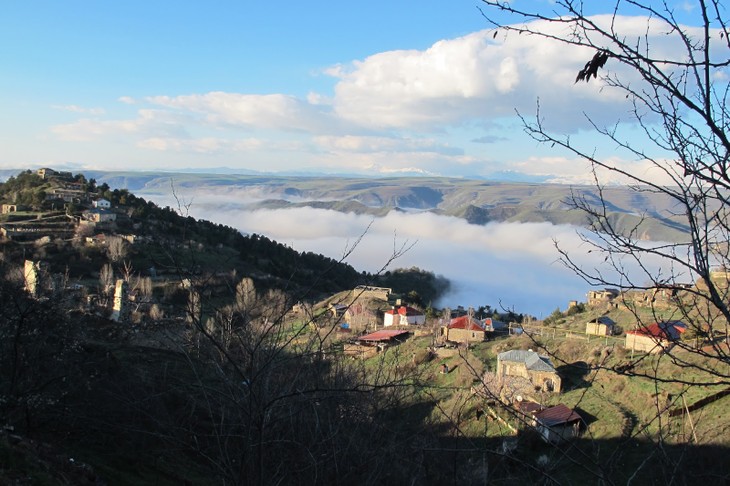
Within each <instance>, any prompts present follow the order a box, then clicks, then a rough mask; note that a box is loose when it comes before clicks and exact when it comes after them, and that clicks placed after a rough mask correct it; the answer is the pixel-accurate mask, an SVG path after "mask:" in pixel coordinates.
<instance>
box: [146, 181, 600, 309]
mask: <svg viewBox="0 0 730 486" xmlns="http://www.w3.org/2000/svg"><path fill="white" fill-rule="evenodd" d="M140 195H142V196H144V197H146V198H148V199H150V200H152V201H154V202H156V203H157V204H159V205H162V206H171V207H173V208H182V207H184V208H185V209H184V212H186V213H187V214H189V215H190V216H193V217H195V218H202V219H207V220H210V221H214V222H216V223H221V224H225V225H228V226H231V227H234V228H237V229H238V230H240V231H242V232H243V233H249V234H253V233H257V234H261V235H266V236H267V237H269V238H271V239H273V240H276V241H278V242H280V243H283V244H286V245H288V246H290V247H291V248H294V249H296V250H298V251H311V252H316V253H320V254H323V255H326V256H329V257H332V258H335V259H341V258H344V260H345V261H346V262H347V263H349V264H350V265H352V266H353V267H354V268H355V269H357V270H358V271H367V272H373V273H374V272H378V271H381V270H383V269H384V268H386V269H391V270H392V269H395V268H410V267H414V266H415V267H418V268H421V269H424V270H428V271H431V272H434V273H435V274H437V275H442V276H444V277H446V278H448V279H449V280H450V281H451V283H452V288H451V291H450V292H449V293H448V294H447V295H445V296H444V297H443V298H441V299H440V300H439V301H438V302H435V303H433V304H434V306H436V307H451V308H456V307H457V306H464V307H469V306H473V307H479V306H481V305H490V306H492V307H493V308H497V309H500V308H505V309H511V310H514V311H516V312H517V313H525V314H530V315H533V316H536V317H538V318H541V317H546V316H547V315H549V314H550V313H551V312H552V311H553V310H555V309H556V308H560V309H562V310H565V309H566V308H567V306H568V302H569V301H571V300H577V301H579V302H584V301H585V300H586V293H587V292H588V290H589V289H590V286H589V285H588V284H587V283H586V282H585V281H584V280H582V279H581V278H579V277H578V276H577V275H575V274H574V273H573V272H572V271H570V270H569V269H567V268H566V267H565V266H564V265H563V264H561V263H560V262H559V261H558V252H557V249H556V248H555V242H558V243H559V245H560V247H561V248H563V249H566V250H567V251H569V253H570V255H571V258H572V259H574V260H575V261H576V262H578V263H579V264H580V265H582V266H583V267H584V268H595V267H596V266H599V264H601V263H602V262H603V257H602V256H598V254H597V253H596V252H589V251H588V250H590V249H591V246H590V245H588V244H586V243H585V242H584V241H583V240H582V239H581V238H580V237H579V235H578V232H579V229H578V228H576V227H573V226H567V225H563V226H556V225H553V224H550V223H489V224H487V225H483V226H482V225H472V224H469V223H467V222H466V221H465V220H463V219H460V218H455V217H449V216H439V215H435V214H432V213H428V212H396V211H391V212H390V213H389V214H388V215H387V216H385V217H382V218H373V217H372V216H367V215H356V214H345V213H340V212H337V211H330V210H324V209H315V208H306V207H304V208H291V209H275V210H270V209H265V210H261V209H259V210H251V209H249V208H247V203H250V201H247V200H244V199H239V200H237V199H236V198H235V197H234V196H233V195H232V194H230V193H229V194H223V195H215V194H210V193H207V194H206V193H201V192H195V193H192V192H188V193H184V192H183V193H180V191H178V193H177V195H176V196H177V199H174V198H172V197H171V196H170V195H168V194H144V193H140ZM394 255H397V258H395V259H393V257H394Z"/></svg>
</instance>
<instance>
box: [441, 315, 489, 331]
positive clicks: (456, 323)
mask: <svg viewBox="0 0 730 486" xmlns="http://www.w3.org/2000/svg"><path fill="white" fill-rule="evenodd" d="M449 329H466V330H467V331H484V325H483V324H482V323H481V322H480V321H478V320H476V319H474V318H472V319H471V321H470V320H469V316H461V317H455V318H454V319H451V322H450V323H449Z"/></svg>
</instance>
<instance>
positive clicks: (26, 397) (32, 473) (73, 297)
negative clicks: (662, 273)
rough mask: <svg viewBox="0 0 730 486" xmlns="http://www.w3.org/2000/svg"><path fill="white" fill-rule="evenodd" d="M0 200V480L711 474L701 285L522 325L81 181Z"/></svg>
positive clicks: (718, 474)
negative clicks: (698, 305)
mask: <svg viewBox="0 0 730 486" xmlns="http://www.w3.org/2000/svg"><path fill="white" fill-rule="evenodd" d="M0 208H1V212H2V214H1V215H0V248H1V249H2V252H1V253H0V270H1V272H0V274H1V275H0V277H1V279H2V284H1V285H0V309H2V310H1V311H0V313H1V315H0V319H2V320H1V321H0V337H1V339H0V366H1V367H2V370H3V373H2V377H1V378H0V417H2V422H1V423H0V426H2V427H3V428H2V433H0V458H2V460H1V461H0V483H2V484H211V485H212V484H253V483H258V484H336V483H346V482H354V483H357V484H360V483H364V484H404V483H409V484H453V483H456V482H460V483H465V484H477V483H478V484H486V483H488V482H500V481H502V482H514V483H517V484H523V483H524V484H533V483H535V482H539V481H543V482H546V484H547V483H550V484H552V483H563V482H566V483H577V484H585V483H598V482H605V483H614V482H617V483H626V482H630V481H632V480H635V481H636V483H643V484H646V483H647V482H649V481H653V482H663V481H664V480H665V479H668V478H671V480H673V481H675V482H678V483H683V482H696V481H697V480H699V479H701V480H702V481H704V482H707V483H708V484H712V483H715V484H719V483H720V482H721V481H726V480H728V471H727V470H726V469H724V466H723V464H724V463H725V462H726V461H725V460H724V457H725V454H726V453H727V446H728V442H727V437H728V433H729V432H730V419H729V418H728V417H729V416H730V415H728V413H727V411H728V408H730V401H729V400H730V398H728V395H730V386H728V385H727V384H724V383H723V380H717V379H713V373H712V371H713V366H715V364H714V363H716V362H718V360H717V358H718V356H720V357H721V358H720V359H719V362H720V363H723V362H724V363H725V365H726V366H729V365H728V362H727V361H723V359H722V356H726V355H727V352H728V348H727V346H728V339H729V337H730V336H729V335H728V332H727V325H726V324H725V325H724V329H725V331H724V332H719V331H718V329H723V326H719V325H717V324H715V325H714V326H712V331H708V330H707V329H703V327H702V326H698V325H696V324H695V323H694V322H695V321H694V320H693V313H692V311H691V310H688V308H689V307H688V305H687V303H688V302H689V301H690V300H691V299H693V298H694V297H693V296H696V295H697V294H700V293H702V292H703V291H704V288H705V287H703V282H688V283H687V284H686V285H679V286H677V285H674V286H672V287H668V286H667V287H663V286H650V287H648V288H645V289H641V290H636V289H633V290H623V289H615V288H593V289H587V293H586V299H585V301H584V302H578V301H572V302H565V303H564V304H565V310H561V309H560V308H557V309H556V310H555V312H553V314H551V315H550V316H549V317H548V318H546V319H544V320H542V321H540V320H537V319H535V318H534V317H531V316H529V315H524V314H520V313H518V311H516V310H509V309H497V308H492V307H491V306H489V305H484V306H482V307H479V308H476V309H474V308H467V309H465V308H462V307H457V308H454V309H448V308H446V309H437V308H435V307H434V305H433V302H436V301H437V299H438V297H439V295H441V294H442V293H443V292H444V291H445V290H446V289H447V288H448V282H446V281H444V280H443V279H441V278H440V277H438V276H435V275H433V274H432V273H429V272H428V271H426V270H421V269H415V268H412V269H394V270H389V271H386V272H383V273H382V274H378V275H371V274H368V273H365V272H358V271H357V270H356V269H353V268H352V267H350V266H349V265H347V264H345V263H343V262H340V261H336V260H333V259H331V258H327V257H324V256H321V255H316V254H313V253H299V252H297V251H295V250H293V249H291V248H288V247H286V246H285V245H281V244H279V243H277V242H274V241H271V240H269V239H268V238H266V237H265V236H263V235H244V234H241V233H240V232H238V231H236V230H234V229H232V228H229V227H226V226H223V225H218V224H215V223H212V222H209V221H202V220H195V219H193V218H191V217H189V216H188V215H186V214H185V207H184V206H181V207H178V208H170V207H165V208H160V207H158V206H156V205H155V204H154V203H152V202H148V201H145V200H144V199H142V198H139V197H136V196H135V195H134V194H132V193H130V192H129V191H128V190H126V189H118V188H111V187H109V185H107V184H106V183H103V184H98V183H97V181H95V180H94V179H88V180H87V179H86V177H84V175H82V174H72V173H70V172H63V171H55V170H53V169H50V168H42V169H39V170H36V171H30V170H28V171H24V172H21V173H19V174H18V175H16V176H13V177H11V178H9V179H8V180H7V181H6V182H4V183H2V184H0ZM713 279H715V280H716V282H715V283H716V284H717V283H719V285H718V286H719V287H720V288H725V289H727V288H729V287H730V285H728V283H729V282H730V273H728V271H726V270H725V269H716V271H714V272H713ZM717 319H718V320H721V319H722V317H721V316H717ZM723 373H726V370H725V371H724V372H723ZM721 375H722V374H721ZM657 451H660V453H658V452H657Z"/></svg>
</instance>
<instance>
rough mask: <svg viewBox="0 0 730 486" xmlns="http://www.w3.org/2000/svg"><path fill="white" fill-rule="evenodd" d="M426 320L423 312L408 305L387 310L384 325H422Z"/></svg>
mask: <svg viewBox="0 0 730 486" xmlns="http://www.w3.org/2000/svg"><path fill="white" fill-rule="evenodd" d="M425 322H426V316H425V314H424V313H423V312H421V311H419V310H418V309H414V308H413V307H408V306H407V305H402V306H400V307H398V308H397V309H396V308H393V309H390V310H387V311H385V315H384V317H383V325H384V326H385V327H388V326H409V325H421V324H424V323H425Z"/></svg>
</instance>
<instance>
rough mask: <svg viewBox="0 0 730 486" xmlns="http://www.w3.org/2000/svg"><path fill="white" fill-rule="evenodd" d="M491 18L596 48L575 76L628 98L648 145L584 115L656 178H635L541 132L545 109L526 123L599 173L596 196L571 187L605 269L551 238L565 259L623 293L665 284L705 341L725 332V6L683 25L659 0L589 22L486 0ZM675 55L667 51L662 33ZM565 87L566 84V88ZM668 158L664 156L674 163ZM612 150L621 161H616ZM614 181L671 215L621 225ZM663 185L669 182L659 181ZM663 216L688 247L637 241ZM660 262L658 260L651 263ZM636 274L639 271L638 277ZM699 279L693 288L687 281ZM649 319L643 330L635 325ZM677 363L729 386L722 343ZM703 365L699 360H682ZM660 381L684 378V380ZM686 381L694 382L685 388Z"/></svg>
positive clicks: (571, 8)
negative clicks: (638, 28) (630, 27)
mask: <svg viewBox="0 0 730 486" xmlns="http://www.w3.org/2000/svg"><path fill="white" fill-rule="evenodd" d="M484 4H485V5H486V6H487V7H488V9H485V11H484V12H483V13H484V16H485V17H486V18H487V19H488V20H489V21H490V22H491V23H492V24H493V25H494V26H495V27H497V29H498V30H497V31H496V32H495V35H496V34H497V32H503V33H505V35H506V36H507V39H506V40H505V42H509V36H510V35H511V34H522V35H533V36H538V37H540V38H541V39H543V40H544V41H546V42H547V41H550V42H558V43H562V44H563V45H565V46H567V47H569V48H575V49H582V51H581V52H586V53H590V56H591V57H588V58H587V62H586V64H585V66H583V67H582V68H581V69H579V70H578V73H577V77H576V79H575V82H576V83H578V82H591V83H596V82H601V83H603V84H604V85H605V87H606V89H607V90H609V89H610V90H611V91H613V92H615V91H619V92H621V93H623V95H624V96H623V97H624V98H625V99H626V100H627V101H628V102H629V103H630V107H631V113H632V115H633V119H632V120H631V121H630V124H631V127H638V129H639V130H640V131H641V133H642V134H643V136H644V143H641V144H637V143H636V142H634V141H633V139H632V138H630V137H629V136H627V135H626V130H621V128H622V127H621V126H619V125H612V126H605V125H601V124H599V122H597V121H595V120H593V119H592V118H589V121H590V123H591V125H592V127H593V129H594V130H595V131H596V132H597V133H599V134H600V135H602V136H604V137H606V138H607V139H608V140H610V141H611V142H612V143H613V144H614V145H615V146H617V147H618V148H619V149H620V151H622V152H623V154H624V155H626V156H627V157H629V158H631V159H638V160H640V161H645V162H646V163H648V164H649V165H650V166H651V167H652V171H650V172H647V171H644V170H642V171H632V170H631V169H627V168H626V166H625V165H620V164H618V163H616V161H615V160H616V158H615V157H600V156H598V155H596V154H597V151H596V149H595V148H594V147H584V146H581V145H580V144H579V143H577V142H575V141H574V140H573V139H571V138H570V137H569V136H561V135H560V134H556V133H552V132H551V131H550V130H549V129H547V128H546V124H545V120H546V119H549V114H546V113H541V112H540V111H539V108H538V113H537V116H536V118H535V119H534V120H532V121H531V120H530V119H528V118H526V117H523V121H524V123H525V128H526V131H527V133H529V134H530V135H531V136H532V137H533V138H535V139H536V140H538V141H539V142H543V143H547V144H550V145H553V146H558V147H562V148H563V149H567V150H568V151H569V152H571V153H572V154H574V155H576V156H578V157H580V158H582V159H584V160H586V161H588V162H589V163H590V164H591V166H592V167H593V174H594V179H595V186H596V189H597V193H598V195H599V198H598V201H597V202H596V201H595V200H592V199H589V197H587V196H586V195H585V193H583V192H580V191H574V193H573V197H572V198H571V200H570V201H569V202H570V204H571V205H572V206H573V207H575V208H577V209H580V210H582V211H583V212H585V214H586V215H587V216H588V218H589V224H590V227H591V228H592V230H593V231H592V233H591V234H589V235H584V236H583V240H584V241H585V242H586V243H587V244H588V247H589V248H590V249H589V250H588V251H592V252H598V253H602V254H603V255H604V260H605V263H606V265H605V266H604V267H596V268H586V267H585V266H584V265H581V264H580V263H579V259H576V255H575V254H574V253H570V254H569V253H568V251H566V250H565V249H563V248H562V247H561V246H560V244H559V242H556V245H557V248H558V251H559V252H560V255H561V260H562V261H563V263H565V264H566V265H567V266H568V267H569V268H571V269H573V270H574V271H575V272H576V273H577V274H578V275H580V276H581V277H583V278H584V279H585V280H586V281H587V282H589V283H591V284H594V285H602V286H603V285H608V286H613V287H619V288H621V289H623V290H641V291H652V290H654V291H655V290H656V289H664V290H665V291H667V292H669V293H671V294H672V295H673V296H674V303H675V304H677V309H678V313H677V316H676V318H677V319H681V320H683V321H684V322H685V323H686V324H688V325H689V327H690V328H691V329H692V331H694V333H695V334H698V335H700V336H703V337H708V338H712V337H713V336H715V335H717V334H718V333H722V334H723V335H727V327H726V326H727V324H726V323H727V321H728V320H730V307H729V306H728V303H729V299H728V278H727V273H726V269H728V268H730V245H729V243H730V226H729V221H728V197H729V196H730V192H729V190H730V173H729V170H730V138H729V137H730V135H728V133H729V132H730V131H729V130H728V129H729V128H730V109H728V106H727V103H726V102H727V101H728V84H727V72H726V69H727V68H728V66H730V56H729V55H728V52H729V51H728V50H729V49H730V39H729V38H728V35H727V33H728V30H727V29H728V28H727V20H728V19H727V17H726V16H727V11H726V9H725V7H724V6H723V3H722V2H719V1H708V2H705V1H700V2H697V4H696V5H695V6H694V8H693V10H692V11H691V14H685V16H684V17H682V18H683V19H685V20H686V22H685V23H682V22H680V21H679V20H678V18H677V16H675V13H674V11H673V10H671V9H670V8H669V6H668V5H667V4H665V3H662V2H652V1H648V0H647V1H638V2H637V1H630V2H616V3H615V9H614V10H613V14H612V15H609V16H595V17H591V16H587V15H585V14H584V13H583V12H584V4H583V2H580V1H572V0H568V1H565V0H563V1H558V2H555V4H554V5H552V7H551V10H550V11H548V12H542V11H539V10H523V9H521V8H520V6H519V5H514V4H512V3H506V2H499V1H489V0H485V1H484ZM624 10H626V11H631V13H632V14H634V15H636V14H639V15H642V16H643V17H642V18H643V19H644V30H643V35H641V36H639V37H629V36H628V35H626V34H624V33H623V28H624V27H625V24H626V18H625V17H623V16H622V13H623V11H624ZM496 11H499V12H500V13H502V14H504V13H507V14H509V15H510V17H509V18H510V23H509V24H505V23H501V22H498V21H496V20H494V19H493V17H492V16H490V15H491V14H494V13H496ZM657 35H662V36H663V39H662V42H666V43H668V44H670V46H671V50H668V49H660V48H659V47H660V46H658V45H657V44H658V42H659V41H657V40H655V41H653V43H652V41H651V39H656V37H655V36H657ZM571 88H572V87H571V86H570V85H567V86H565V89H566V90H570V89H571ZM668 154H669V156H668ZM612 155H615V154H612ZM607 173H611V174H618V175H620V176H621V177H623V178H624V180H625V182H626V183H627V184H628V185H629V186H630V187H631V188H632V189H633V190H634V191H636V192H637V194H647V195H650V196H653V197H665V198H669V199H670V200H671V201H672V202H673V209H672V211H671V212H668V213H666V214H649V213H647V214H644V215H643V217H642V220H641V222H640V223H639V224H636V225H635V226H633V227H631V228H629V230H622V229H621V228H620V227H619V226H618V225H617V224H616V221H615V219H614V218H613V217H612V216H611V214H610V211H609V201H608V198H607V196H605V187H604V185H603V184H602V182H601V176H602V174H607ZM658 181H662V182H658ZM652 218H653V219H664V220H666V221H671V222H673V224H675V225H677V226H678V227H680V228H683V229H684V230H686V235H687V238H686V240H685V241H680V242H675V243H663V242H659V243H654V242H648V241H641V240H642V234H643V231H644V230H645V222H647V221H648V220H650V219H652ZM652 261H653V262H658V265H651V263H650V262H652ZM636 269H638V271H637V270H636ZM688 282H696V283H697V284H696V285H687V283H688ZM647 324H648V323H639V327H643V326H646V325H647ZM677 344H678V346H676V347H675V351H676V352H672V351H669V354H670V355H671V357H672V359H673V360H675V361H676V362H677V363H679V364H681V365H683V366H688V367H693V368H698V369H701V371H703V372H705V374H704V377H703V378H702V379H697V378H695V381H694V383H692V384H693V385H698V384H707V385H715V384H717V383H718V382H722V383H725V384H730V369H729V368H728V367H727V364H728V361H729V360H730V355H729V354H728V348H727V346H726V345H724V344H723V343H721V342H718V341H717V340H709V341H708V342H707V344H708V346H709V349H708V350H705V349H690V346H689V345H688V344H686V343H684V342H683V341H678V343H677ZM685 350H691V351H692V353H691V356H696V355H700V356H702V357H703V358H707V361H706V363H707V364H702V365H698V364H697V363H696V362H695V361H693V360H692V359H688V358H685V356H687V355H686V354H683V353H681V351H685ZM655 378H658V379H666V380H672V381H678V380H682V377H679V376H659V377H656V376H655ZM688 384H690V383H688Z"/></svg>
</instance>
